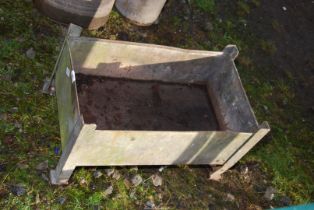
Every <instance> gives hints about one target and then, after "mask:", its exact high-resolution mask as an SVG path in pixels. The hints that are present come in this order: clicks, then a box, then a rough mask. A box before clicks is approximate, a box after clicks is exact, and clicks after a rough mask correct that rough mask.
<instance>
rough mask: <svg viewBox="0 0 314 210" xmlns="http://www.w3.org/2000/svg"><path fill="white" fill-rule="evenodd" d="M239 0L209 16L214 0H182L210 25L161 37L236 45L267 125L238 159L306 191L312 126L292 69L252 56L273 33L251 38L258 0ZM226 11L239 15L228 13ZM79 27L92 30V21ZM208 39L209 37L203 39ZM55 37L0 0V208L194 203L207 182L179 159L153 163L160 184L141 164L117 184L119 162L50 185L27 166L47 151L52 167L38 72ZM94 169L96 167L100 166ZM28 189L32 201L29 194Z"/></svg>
mask: <svg viewBox="0 0 314 210" xmlns="http://www.w3.org/2000/svg"><path fill="white" fill-rule="evenodd" d="M239 2H241V3H236V4H235V13H231V12H230V14H229V13H228V14H229V15H226V17H225V19H224V20H223V21H219V20H218V18H216V16H215V14H216V12H215V8H217V5H218V2H217V1H216V3H215V1H213V0H194V1H192V5H193V7H194V6H195V7H197V8H198V9H199V10H200V11H201V12H202V13H207V14H211V15H213V16H214V18H213V20H212V24H213V31H211V32H204V33H197V32H195V33H194V34H192V35H191V36H190V37H189V38H185V40H184V42H175V41H173V40H175V39H171V41H169V42H170V44H172V45H177V46H183V47H185V48H198V49H206V50H219V51H220V50H222V49H223V48H224V47H225V46H226V45H227V44H236V45H238V47H239V49H240V57H239V58H238V60H237V66H238V69H239V73H240V75H241V78H242V80H243V84H244V86H245V89H246V91H247V93H248V96H249V98H250V101H251V102H252V105H253V108H254V110H255V111H256V115H257V117H258V119H260V120H267V121H269V122H270V125H271V128H272V131H271V134H270V135H269V136H268V137H267V138H266V139H264V140H263V142H262V143H261V144H259V145H258V146H257V147H256V148H254V150H253V151H252V152H250V153H249V154H248V156H246V157H245V159H244V160H242V162H243V163H246V162H248V161H251V160H254V161H258V162H259V163H260V164H261V165H263V168H264V170H265V172H266V173H267V174H269V175H270V176H271V180H272V183H273V184H274V186H275V187H276V188H277V189H278V190H279V193H280V194H282V195H289V196H290V197H291V198H292V199H293V202H294V203H295V204H299V203H305V202H309V201H313V199H314V189H313V183H314V180H313V174H312V172H313V166H314V160H313V158H312V157H313V141H312V139H314V131H313V130H312V129H311V127H310V125H309V124H308V123H307V122H304V121H303V118H302V113H304V112H305V111H304V110H303V109H302V107H298V106H297V105H296V101H295V100H296V99H295V91H294V80H293V79H294V78H293V76H291V75H290V74H289V71H287V76H286V77H283V78H281V79H276V80H273V79H272V78H271V76H269V74H267V72H270V71H271V67H270V66H267V65H266V66H265V65H264V66H259V65H257V61H256V57H254V55H255V54H259V55H261V56H265V57H268V56H271V55H273V54H274V53H276V46H275V45H274V44H273V43H271V42H269V41H266V40H261V39H259V38H257V37H256V36H255V35H254V34H251V33H249V32H248V31H247V29H246V27H245V26H244V25H245V23H246V21H245V18H246V17H245V15H247V14H248V13H250V12H251V8H250V7H251V6H258V4H259V1H257V0H255V1H252V3H245V2H246V1H245V2H244V1H239ZM239 11H240V12H239ZM235 14H241V16H237V18H234V17H235ZM1 17H3V18H1ZM184 22H186V21H183V20H182V17H181V16H174V17H173V18H172V19H171V20H170V22H169V24H170V26H171V27H169V26H168V25H167V28H168V30H169V28H171V30H176V31H177V29H178V28H180V27H181V24H180V23H184ZM124 24H125V23H124V20H123V19H122V18H121V17H120V16H119V14H118V13H117V12H113V13H112V15H111V19H110V21H109V24H108V26H106V28H105V29H103V30H108V31H110V30H112V31H113V30H114V29H115V28H116V27H121V28H122V27H123V25H124ZM184 24H185V25H184V30H186V31H184V34H183V35H184V36H185V37H188V35H186V34H188V29H189V27H188V25H187V23H184ZM160 27H163V26H162V25H160ZM85 33H88V32H85ZM89 33H90V34H91V35H93V36H101V35H102V31H101V30H98V31H92V32H89ZM130 33H131V32H130ZM132 33H133V32H132ZM183 35H182V36H183ZM134 36H135V37H137V35H134ZM166 38H169V37H166ZM166 38H165V40H164V39H163V37H158V35H156V36H155V37H153V38H152V39H153V40H154V41H155V42H156V43H168V42H167V40H166ZM176 38H178V35H176ZM169 40H170V39H169ZM208 40H210V43H211V44H207V43H205V41H208ZM61 43H62V32H61V28H60V27H59V26H57V25H56V24H54V23H53V22H52V21H50V20H48V19H46V18H43V17H42V16H40V15H39V14H38V13H36V12H33V10H32V4H31V3H27V2H26V1H23V0H16V1H9V0H4V1H1V2H0V114H2V115H4V114H5V115H6V119H2V120H0V140H1V141H0V150H1V152H0V164H4V165H5V166H6V170H5V172H1V173H0V196H1V193H4V194H5V195H6V196H5V197H0V208H1V209H35V208H38V209H45V208H51V209H91V208H93V207H94V206H101V207H102V208H104V209H138V208H139V207H143V205H144V204H145V203H146V202H147V201H148V200H154V202H155V203H156V204H159V203H162V204H163V206H164V207H169V208H170V209H171V208H173V209H175V206H176V203H178V200H180V201H181V202H182V203H184V204H185V205H186V206H189V207H190V208H191V209H193V208H194V209H204V208H205V207H206V206H207V203H206V202H205V201H204V200H206V199H200V197H202V196H204V197H205V195H206V196H207V194H210V193H212V192H211V190H210V189H208V191H206V192H202V191H200V190H199V187H198V186H197V185H200V184H201V185H203V186H206V185H207V183H206V182H204V183H199V182H200V179H199V176H201V175H199V174H195V173H194V172H191V171H190V170H189V169H188V168H183V169H181V168H180V173H174V172H173V171H172V170H166V171H165V172H163V174H162V175H163V177H164V181H165V183H166V184H165V186H164V187H163V188H162V190H161V189H159V188H156V187H154V186H153V185H152V183H151V181H150V180H149V179H148V178H149V176H150V175H151V172H150V173H144V172H142V171H141V170H140V171H139V172H138V173H140V174H142V176H143V178H144V180H146V181H145V182H144V183H143V184H142V185H140V186H139V187H138V188H134V187H127V186H126V184H125V181H124V178H127V177H130V176H132V175H133V174H134V171H132V170H130V169H128V168H123V169H121V170H119V171H120V173H121V174H122V176H121V179H120V180H115V179H112V178H109V177H106V176H102V177H101V178H99V179H95V178H93V175H92V174H93V170H94V169H90V168H80V169H78V170H76V171H75V174H74V176H73V177H72V179H71V184H70V185H68V186H65V187H54V186H50V185H49V184H48V183H47V181H45V180H44V179H43V178H42V175H41V173H39V172H37V171H36V170H35V169H34V168H35V167H36V165H37V164H38V163H40V162H42V161H44V160H48V161H49V166H50V168H52V167H53V166H55V165H56V163H57V161H58V159H59V157H60V154H55V153H54V149H55V148H56V147H60V139H59V128H58V119H57V110H56V101H55V98H54V97H49V96H46V95H43V94H42V93H41V92H40V90H41V87H42V84H43V81H44V79H45V78H46V77H47V76H50V73H51V71H52V69H53V66H54V63H55V60H56V57H57V55H58V52H59V51H60V46H61ZM30 47H33V48H34V49H35V51H36V57H35V59H34V60H30V59H28V58H27V57H26V56H25V52H26V51H27V49H29V48H30ZM265 72H266V73H265ZM99 170H101V171H102V172H103V173H104V174H105V172H104V170H103V169H99ZM45 174H46V175H47V173H45ZM82 180H84V181H82ZM12 184H23V185H24V186H25V188H26V190H27V193H26V194H25V195H23V196H20V197H17V196H15V195H13V194H12V193H9V191H10V186H11V185H12ZM110 185H112V186H113V194H112V195H110V196H107V197H106V196H104V191H105V190H106V189H107V187H108V186H110ZM94 188H95V189H94ZM221 196H223V195H221ZM36 197H37V200H38V198H39V200H40V201H39V203H36ZM160 197H163V199H161V198H160ZM59 198H65V203H64V204H63V205H61V204H60V203H59V202H58V199H59Z"/></svg>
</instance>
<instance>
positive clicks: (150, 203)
mask: <svg viewBox="0 0 314 210" xmlns="http://www.w3.org/2000/svg"><path fill="white" fill-rule="evenodd" d="M155 207H156V205H155V204H154V202H153V201H147V202H146V203H145V208H144V209H154V208H155Z"/></svg>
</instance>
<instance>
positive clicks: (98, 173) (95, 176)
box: [93, 170, 103, 179]
mask: <svg viewBox="0 0 314 210" xmlns="http://www.w3.org/2000/svg"><path fill="white" fill-rule="evenodd" d="M102 175H103V174H102V173H101V171H98V170H97V171H94V173H93V176H94V178H96V179H98V178H100V177H101V176H102Z"/></svg>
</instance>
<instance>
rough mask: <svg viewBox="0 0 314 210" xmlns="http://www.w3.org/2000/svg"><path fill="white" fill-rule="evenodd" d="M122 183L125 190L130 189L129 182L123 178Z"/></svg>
mask: <svg viewBox="0 0 314 210" xmlns="http://www.w3.org/2000/svg"><path fill="white" fill-rule="evenodd" d="M123 183H124V186H125V187H126V189H130V187H131V182H130V181H129V180H128V179H127V178H125V179H124V180H123Z"/></svg>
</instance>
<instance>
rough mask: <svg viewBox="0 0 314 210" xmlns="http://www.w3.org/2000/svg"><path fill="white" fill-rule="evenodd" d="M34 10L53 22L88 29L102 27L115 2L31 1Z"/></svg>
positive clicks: (93, 0) (106, 0)
mask: <svg viewBox="0 0 314 210" xmlns="http://www.w3.org/2000/svg"><path fill="white" fill-rule="evenodd" d="M33 2H34V4H35V6H36V8H37V9H38V10H39V11H41V12H42V13H43V14H45V15H47V16H48V17H50V18H52V19H53V20H55V21H57V22H61V23H65V24H69V23H74V24H76V25H79V26H82V27H84V28H88V29H97V28H99V27H101V26H103V25H104V24H105V23H106V22H107V20H108V17H109V14H110V12H111V10H112V7H113V4H114V2H115V0H33Z"/></svg>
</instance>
